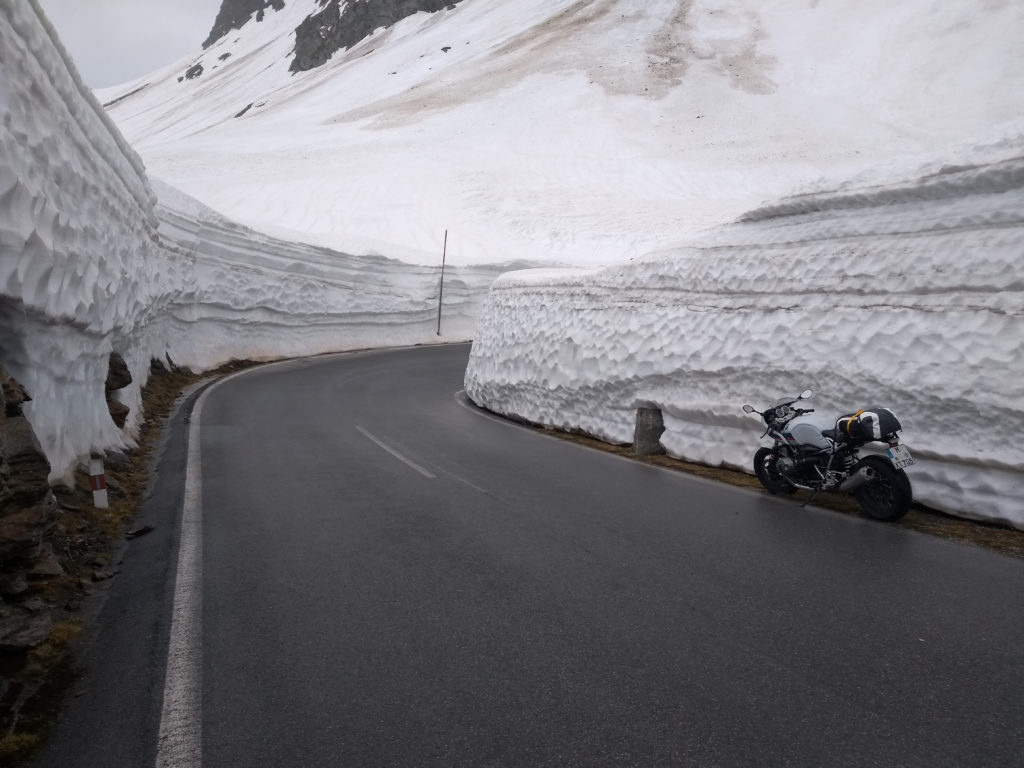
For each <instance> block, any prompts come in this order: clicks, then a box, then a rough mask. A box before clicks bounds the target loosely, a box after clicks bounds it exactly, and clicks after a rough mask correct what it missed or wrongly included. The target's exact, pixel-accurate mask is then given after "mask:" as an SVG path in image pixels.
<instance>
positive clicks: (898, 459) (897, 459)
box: [885, 445, 914, 469]
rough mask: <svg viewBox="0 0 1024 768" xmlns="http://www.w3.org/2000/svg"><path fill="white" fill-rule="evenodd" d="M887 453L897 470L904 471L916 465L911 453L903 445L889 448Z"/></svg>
mask: <svg viewBox="0 0 1024 768" xmlns="http://www.w3.org/2000/svg"><path fill="white" fill-rule="evenodd" d="M885 453H886V455H887V456H888V457H889V461H891V462H892V465H893V466H894V467H896V469H903V468H904V467H909V466H910V465H911V464H913V463H914V457H913V456H911V455H910V451H908V450H907V449H906V448H904V447H903V446H902V445H892V446H889V450H887V451H886V452H885Z"/></svg>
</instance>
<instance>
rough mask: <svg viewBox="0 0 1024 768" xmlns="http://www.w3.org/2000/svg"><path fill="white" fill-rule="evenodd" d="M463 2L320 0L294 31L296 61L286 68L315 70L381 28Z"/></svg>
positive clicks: (437, 0)
mask: <svg viewBox="0 0 1024 768" xmlns="http://www.w3.org/2000/svg"><path fill="white" fill-rule="evenodd" d="M460 2H462V0H352V1H351V2H347V3H345V7H344V9H341V4H342V0H320V4H321V6H323V7H322V8H321V10H320V11H318V12H317V13H314V14H312V15H310V16H307V17H306V19H305V21H303V22H302V23H301V24H299V26H298V27H297V28H296V30H295V58H294V59H292V63H291V66H290V67H289V69H290V70H291V71H292V72H304V71H306V70H307V69H315V68H316V67H319V66H320V65H321V64H323V63H324V62H326V61H327V60H328V59H329V58H331V56H332V55H333V54H334V53H335V52H337V51H340V50H343V49H346V48H351V47H352V46H353V45H355V44H356V43H358V42H359V41H360V40H362V39H363V38H364V37H366V36H367V35H369V34H370V33H372V32H373V31H374V30H375V29H378V28H380V27H385V28H386V27H390V26H391V25H393V24H396V23H397V22H399V21H401V20H402V19H404V18H405V17H406V16H412V15H413V14H414V13H418V12H420V11H427V12H428V13H434V12H436V11H440V10H442V9H444V8H454V7H455V6H456V5H457V4H458V3H460Z"/></svg>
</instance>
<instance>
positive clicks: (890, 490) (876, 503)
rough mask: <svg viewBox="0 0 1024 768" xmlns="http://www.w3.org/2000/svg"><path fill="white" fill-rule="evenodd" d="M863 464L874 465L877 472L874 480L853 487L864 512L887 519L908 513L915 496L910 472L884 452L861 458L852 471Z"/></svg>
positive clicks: (875, 518) (890, 519)
mask: <svg viewBox="0 0 1024 768" xmlns="http://www.w3.org/2000/svg"><path fill="white" fill-rule="evenodd" d="M862 467H871V469H872V470H873V471H874V473H875V476H874V478H873V479H872V480H871V482H869V483H865V484H864V485H862V486H861V487H860V488H857V489H856V490H855V491H853V496H854V498H856V499H857V501H858V503H859V504H860V507H861V509H862V510H864V514H866V515H867V516H868V517H870V518H872V519H874V520H881V521H883V522H887V523H891V522H893V521H895V520H899V519H900V518H901V517H903V516H904V515H905V514H907V510H909V509H910V505H911V503H912V502H913V500H914V494H913V490H912V489H911V487H910V479H909V478H908V477H907V473H906V472H904V471H903V470H902V469H896V467H894V466H893V465H892V462H890V461H889V460H888V459H884V458H882V457H881V456H865V457H864V458H863V459H861V460H860V461H859V462H857V464H856V465H855V466H854V467H853V470H852V471H853V472H856V471H857V470H858V469H861V468H862Z"/></svg>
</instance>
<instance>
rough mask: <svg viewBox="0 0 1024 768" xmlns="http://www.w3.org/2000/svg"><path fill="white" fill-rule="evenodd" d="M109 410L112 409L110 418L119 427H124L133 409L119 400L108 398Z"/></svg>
mask: <svg viewBox="0 0 1024 768" xmlns="http://www.w3.org/2000/svg"><path fill="white" fill-rule="evenodd" d="M107 410H108V411H110V418H112V419H113V420H114V423H115V424H117V426H118V429H124V425H125V422H126V421H127V420H128V414H129V413H131V410H132V409H131V408H129V407H128V406H127V405H125V404H124V403H122V402H120V401H118V400H107Z"/></svg>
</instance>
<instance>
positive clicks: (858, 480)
mask: <svg viewBox="0 0 1024 768" xmlns="http://www.w3.org/2000/svg"><path fill="white" fill-rule="evenodd" d="M874 479H875V470H873V469H872V468H871V467H861V468H860V469H858V470H857V471H856V472H854V473H853V474H852V475H850V476H849V477H848V478H846V479H845V480H844V481H843V482H842V484H841V485H840V486H839V490H840V491H842V492H843V493H849V492H850V491H855V490H856V489H858V488H860V487H861V486H862V485H864V484H865V483H870V482H871V481H872V480H874Z"/></svg>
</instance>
